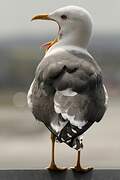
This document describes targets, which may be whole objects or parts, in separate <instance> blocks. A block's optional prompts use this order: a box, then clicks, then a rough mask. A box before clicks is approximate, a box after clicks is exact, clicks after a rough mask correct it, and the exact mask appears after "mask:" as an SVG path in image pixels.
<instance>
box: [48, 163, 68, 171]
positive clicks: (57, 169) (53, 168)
mask: <svg viewBox="0 0 120 180" xmlns="http://www.w3.org/2000/svg"><path fill="white" fill-rule="evenodd" d="M47 169H48V170H49V171H65V170H67V168H58V167H57V166H56V165H55V164H51V165H50V166H49V167H48V168H47Z"/></svg>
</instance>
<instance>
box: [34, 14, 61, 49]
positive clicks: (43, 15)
mask: <svg viewBox="0 0 120 180" xmlns="http://www.w3.org/2000/svg"><path fill="white" fill-rule="evenodd" d="M34 20H52V21H55V20H54V19H52V18H50V17H49V15H48V14H40V15H36V16H34V17H33V18H32V19H31V21H34ZM55 22H56V23H57V21H55ZM57 24H58V23H57ZM58 26H59V24H58ZM59 30H60V26H59ZM56 42H58V38H55V39H54V40H53V41H49V42H47V43H45V44H43V45H42V47H43V48H45V49H46V51H47V50H48V49H49V48H50V47H51V46H53V45H54V44H55V43H56Z"/></svg>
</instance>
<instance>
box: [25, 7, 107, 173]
mask: <svg viewBox="0 0 120 180" xmlns="http://www.w3.org/2000/svg"><path fill="white" fill-rule="evenodd" d="M32 20H51V21H54V22H56V23H57V24H58V27H59V30H58V35H57V37H56V38H55V40H53V41H51V42H48V43H46V44H45V45H44V47H45V48H46V54H45V56H44V57H43V59H42V60H41V62H40V63H39V65H38V67H37V69H36V72H35V78H34V80H33V82H32V84H31V86H30V89H29V92H28V96H27V98H28V104H29V106H30V108H31V110H32V112H33V115H34V116H35V118H36V119H37V120H39V121H41V122H43V123H44V125H45V126H46V127H47V128H48V129H49V130H50V132H51V140H52V159H51V163H50V166H49V168H48V169H49V170H65V169H66V168H65V169H64V168H63V169H62V168H58V167H57V165H56V163H55V158H54V151H55V140H56V141H59V142H61V143H62V142H63V143H65V144H67V145H68V146H69V147H71V148H73V149H75V150H76V151H77V163H76V165H75V167H74V168H73V170H75V171H78V172H88V171H90V170H92V169H93V168H86V169H85V168H82V166H81V163H80V152H81V149H82V148H83V143H82V137H81V135H83V134H84V133H85V132H86V131H87V130H88V129H89V128H90V127H91V126H92V125H93V123H95V122H99V121H100V120H101V119H102V117H103V115H104V113H105V111H106V107H107V101H108V95H107V91H106V88H105V85H104V83H103V76H102V71H101V68H100V67H99V65H98V63H97V61H96V60H95V59H94V58H93V57H92V55H91V54H90V53H89V52H88V50H87V46H88V43H89V40H90V38H91V34H92V27H93V25H92V24H93V23H92V18H91V15H90V14H89V12H88V11H87V10H85V9H84V8H82V7H78V6H65V7H62V8H59V9H57V10H55V11H53V12H51V13H49V14H40V15H36V16H34V17H33V18H32Z"/></svg>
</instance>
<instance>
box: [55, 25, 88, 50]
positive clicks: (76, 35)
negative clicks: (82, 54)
mask: <svg viewBox="0 0 120 180" xmlns="http://www.w3.org/2000/svg"><path fill="white" fill-rule="evenodd" d="M90 35H91V32H89V31H88V30H86V31H85V30H82V29H79V28H77V29H74V30H72V31H71V32H69V33H68V32H65V31H64V30H62V29H61V30H60V32H59V41H58V43H59V44H60V45H62V44H64V45H72V46H78V47H81V48H87V45H88V42H89V38H90Z"/></svg>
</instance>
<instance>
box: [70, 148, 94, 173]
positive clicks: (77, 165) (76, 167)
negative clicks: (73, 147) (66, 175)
mask: <svg viewBox="0 0 120 180" xmlns="http://www.w3.org/2000/svg"><path fill="white" fill-rule="evenodd" d="M72 170H74V171H76V172H81V173H87V172H89V171H91V170H93V168H82V167H81V164H80V150H79V151H78V152H77V163H76V165H75V167H74V168H72Z"/></svg>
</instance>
